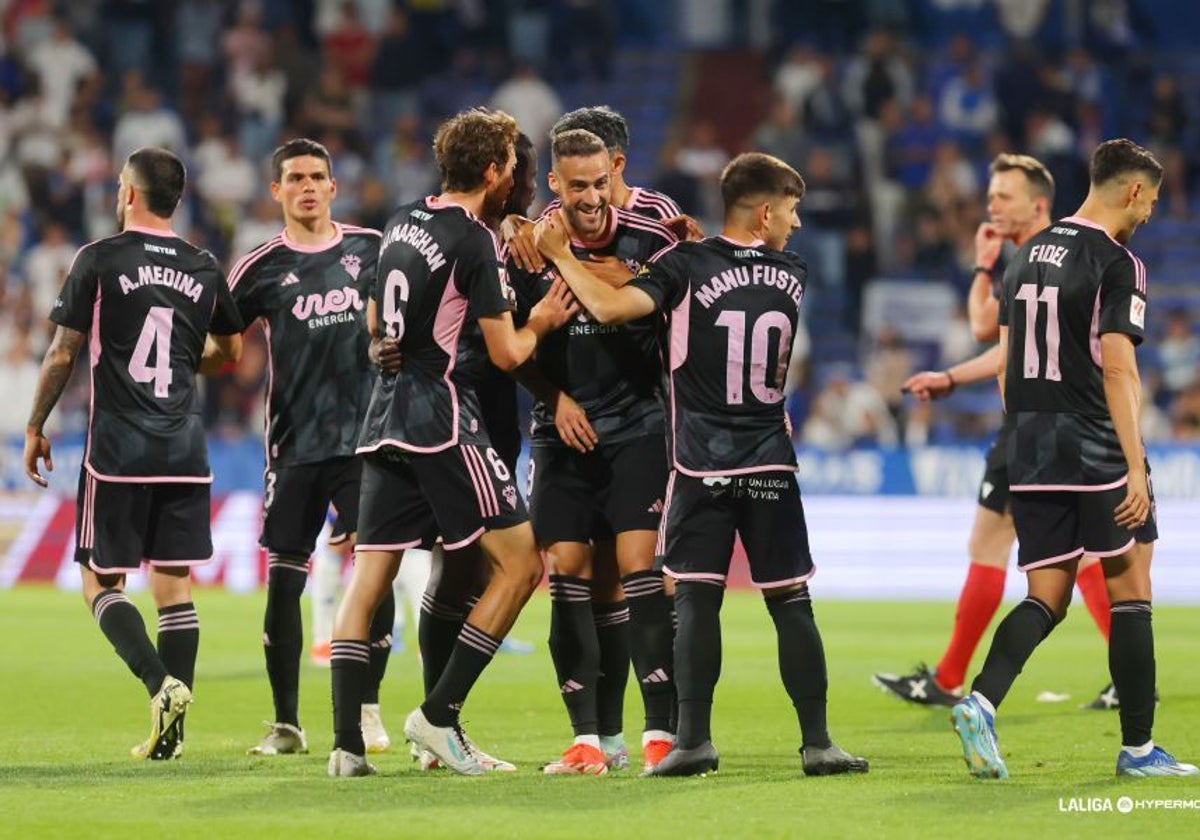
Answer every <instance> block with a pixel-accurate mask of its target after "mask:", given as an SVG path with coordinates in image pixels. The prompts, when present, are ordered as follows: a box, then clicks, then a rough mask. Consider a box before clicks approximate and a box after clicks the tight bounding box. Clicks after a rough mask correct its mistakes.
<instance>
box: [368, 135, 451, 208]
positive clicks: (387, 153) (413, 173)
mask: <svg viewBox="0 0 1200 840" xmlns="http://www.w3.org/2000/svg"><path fill="white" fill-rule="evenodd" d="M371 168H372V170H373V171H374V173H375V175H376V176H377V177H378V178H381V179H383V184H384V186H385V188H386V189H387V191H388V192H389V193H390V194H391V197H392V202H393V203H394V204H397V205H399V204H406V203H408V202H410V201H415V200H417V199H418V198H421V197H423V196H426V195H430V194H431V193H434V192H436V191H437V186H438V170H437V166H436V164H434V162H433V158H432V156H431V155H430V153H429V143H428V140H427V139H426V137H425V136H424V134H423V132H422V131H421V121H420V120H419V119H418V118H417V117H416V116H411V115H409V116H401V117H398V118H397V119H396V120H395V125H394V127H393V130H392V132H391V133H390V134H388V135H387V136H386V137H384V138H383V139H382V140H380V141H379V143H377V144H376V146H375V153H374V156H373V158H372V167H371Z"/></svg>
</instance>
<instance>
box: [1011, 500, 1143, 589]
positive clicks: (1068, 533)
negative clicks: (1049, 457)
mask: <svg viewBox="0 0 1200 840" xmlns="http://www.w3.org/2000/svg"><path fill="white" fill-rule="evenodd" d="M1125 492H1126V491H1125V486H1124V485H1122V486H1120V487H1114V488H1113V489H1111V490H1097V491H1094V492H1089V493H1081V492H1078V491H1070V490H1049V491H1046V490H1036V491H1018V492H1015V493H1013V494H1012V513H1013V524H1014V525H1015V526H1016V529H1017V543H1018V548H1017V565H1018V567H1020V569H1021V570H1022V571H1026V572H1027V571H1029V570H1030V569H1037V568H1040V567H1042V566H1051V565H1054V564H1055V563H1063V562H1065V561H1067V560H1073V559H1075V558H1077V557H1080V556H1082V555H1084V554H1087V555H1089V556H1094V557H1112V556H1113V555H1116V554H1122V553H1124V552H1125V551H1128V550H1129V549H1130V548H1131V547H1132V546H1133V544H1134V542H1140V543H1152V542H1154V541H1155V540H1157V539H1158V523H1157V521H1156V519H1155V510H1154V489H1153V488H1151V489H1150V515H1149V516H1148V517H1147V518H1146V524H1144V525H1142V527H1140V528H1138V529H1136V530H1133V531H1130V530H1128V529H1126V528H1122V527H1121V526H1120V525H1118V524H1117V523H1116V522H1114V521H1113V511H1114V510H1116V507H1117V505H1119V504H1120V503H1121V502H1122V501H1124V499H1125Z"/></svg>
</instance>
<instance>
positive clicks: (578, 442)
mask: <svg viewBox="0 0 1200 840" xmlns="http://www.w3.org/2000/svg"><path fill="white" fill-rule="evenodd" d="M554 427H555V428H556V429H558V436H559V437H560V438H562V441H563V443H565V444H566V445H567V446H569V447H571V448H572V449H574V450H575V451H577V452H591V451H592V450H593V449H595V447H596V444H597V443H599V442H600V438H599V437H597V436H596V431H595V429H593V428H592V424H591V423H590V422H589V421H588V416H587V412H586V411H584V410H583V407H582V406H580V405H579V403H577V402H575V400H573V399H571V397H570V396H568V395H567V394H564V393H561V392H560V393H559V395H558V402H557V403H556V404H555V406H554Z"/></svg>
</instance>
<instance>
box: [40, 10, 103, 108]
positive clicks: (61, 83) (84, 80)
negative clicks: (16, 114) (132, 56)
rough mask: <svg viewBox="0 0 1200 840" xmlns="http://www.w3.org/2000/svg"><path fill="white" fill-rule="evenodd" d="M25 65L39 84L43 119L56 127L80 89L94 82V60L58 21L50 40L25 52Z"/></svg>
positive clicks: (64, 22)
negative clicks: (42, 104)
mask: <svg viewBox="0 0 1200 840" xmlns="http://www.w3.org/2000/svg"><path fill="white" fill-rule="evenodd" d="M25 64H26V66H27V67H28V68H29V70H30V71H31V72H33V74H34V75H36V76H37V79H38V82H39V83H40V85H41V89H42V95H43V96H44V97H45V107H46V118H47V119H48V120H50V121H51V122H52V123H53V124H54V125H55V126H57V127H59V128H61V127H62V126H64V125H66V122H67V117H68V115H69V114H70V113H71V105H72V103H74V101H75V96H76V92H77V91H78V90H79V89H80V87H81V86H83V85H85V84H86V85H89V86H91V85H95V84H96V83H97V82H98V76H97V75H96V70H97V68H96V59H95V58H94V57H93V56H92V54H91V53H90V52H88V50H87V48H86V47H85V46H83V44H81V43H79V41H77V40H75V38H74V37H73V36H72V34H71V30H70V29H69V28H68V27H67V22H66V20H64V19H62V18H55V19H54V26H53V29H52V30H51V34H50V37H48V38H46V39H45V40H43V41H41V42H40V43H38V45H37V46H35V47H34V48H33V49H32V50H31V51H30V52H29V54H28V55H27V56H26V58H25Z"/></svg>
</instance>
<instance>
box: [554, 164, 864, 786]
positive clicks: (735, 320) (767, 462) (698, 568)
mask: <svg viewBox="0 0 1200 840" xmlns="http://www.w3.org/2000/svg"><path fill="white" fill-rule="evenodd" d="M721 191H722V195H723V197H724V200H725V208H726V209H725V226H724V231H723V233H722V235H721V236H716V237H711V238H708V239H704V240H702V241H700V242H680V243H679V244H677V245H675V246H674V247H671V248H668V249H666V250H664V251H663V252H662V253H660V254H659V255H657V256H656V257H655V258H654V259H653V260H652V261H651V262H650V264H649V265H648V266H647V267H646V268H644V269H643V270H642V271H641V272H640V273H639V274H638V276H637V277H635V278H634V279H633V280H632V281H631V282H630V283H629V284H627V285H625V286H622V287H619V288H613V287H612V286H610V285H608V284H606V283H604V282H600V281H597V280H595V279H593V278H592V276H591V275H590V274H588V273H587V272H582V271H579V270H577V269H576V268H573V267H571V266H570V265H567V264H562V263H560V269H561V270H562V272H563V277H564V278H565V279H566V281H567V284H568V285H570V287H571V289H572V291H573V292H575V294H576V296H577V297H578V299H579V301H580V303H581V304H582V305H583V306H584V308H585V309H587V310H588V311H589V312H590V313H591V314H592V316H593V317H594V318H595V319H596V320H597V321H598V322H600V323H602V324H610V323H622V322H627V321H631V320H634V319H637V318H643V317H646V316H647V315H650V314H651V313H653V312H655V311H656V310H657V311H662V312H664V313H667V315H668V317H669V320H670V429H669V447H670V453H671V460H672V471H671V477H670V480H669V483H668V485H667V497H666V510H665V512H664V514H663V521H662V526H661V528H660V530H659V545H658V553H659V554H660V555H661V556H662V557H663V562H664V566H663V568H664V571H665V572H666V573H667V574H668V575H670V576H671V577H673V578H675V581H676V596H675V598H676V604H677V608H678V611H679V631H678V635H677V637H676V642H675V679H676V684H677V690H678V693H679V732H678V740H677V742H676V745H675V748H674V749H672V750H671V752H670V753H669V754H668V755H667V756H666V758H664V759H663V760H662V761H661V762H660V763H659V764H658V766H656V767H655V768H653V769H652V770H650V771H649V775H653V776H678V775H695V774H698V773H705V772H708V771H711V770H715V769H717V752H716V749H715V748H714V747H713V745H712V741H711V736H710V734H709V720H710V717H711V711H712V696H713V689H714V687H715V686H716V682H717V676H718V674H719V673H720V667H721V653H720V651H721V630H720V608H721V602H722V599H723V596H724V591H725V579H726V575H727V574H728V570H729V561H730V555H731V553H732V550H733V541H734V537H735V534H737V535H740V537H741V539H742V542H743V543H744V545H745V546H746V551H747V555H748V557H749V561H750V571H751V577H752V579H753V581H754V584H755V586H757V587H759V588H760V589H762V590H763V594H764V596H765V598H766V602H767V607H768V609H769V611H770V613H771V617H772V619H773V620H774V622H775V626H776V629H777V631H778V639H779V662H780V672H781V675H782V677H783V682H784V686H785V687H786V688H787V690H788V694H789V695H790V696H791V698H792V701H793V703H794V704H795V707H796V712H797V715H798V717H799V720H800V727H801V730H802V732H803V739H804V743H803V747H802V749H801V751H802V755H803V766H804V771H805V772H806V773H809V774H829V773H844V772H864V771H866V770H867V762H866V761H865V760H864V759H861V758H855V757H853V756H851V755H849V754H847V753H846V752H845V751H843V750H842V749H840V748H839V747H838V746H836V745H835V744H834V743H833V742H832V741H831V740H830V738H829V733H828V731H827V729H826V725H825V697H826V686H827V682H828V680H827V676H826V671H825V654H824V649H823V646H822V644H821V637H820V634H819V633H818V632H817V626H816V622H815V620H814V618H813V613H812V604H811V601H810V600H809V594H808V587H807V580H808V579H809V578H810V577H811V576H812V574H813V564H812V558H811V556H810V554H809V547H808V533H807V529H806V526H805V522H804V509H803V506H802V505H801V501H800V495H799V488H798V486H797V483H796V476H795V469H796V454H795V450H794V449H793V448H792V444H791V440H790V437H789V435H788V432H787V428H786V425H785V419H784V397H783V390H782V389H783V380H784V376H785V373H786V371H787V366H788V357H789V355H790V353H791V346H792V335H793V332H794V331H795V329H796V325H797V321H798V318H799V306H800V300H801V298H802V296H803V292H804V283H805V279H806V276H807V269H806V267H805V265H804V263H803V262H802V261H801V260H800V259H799V258H798V257H796V256H795V255H794V254H791V253H789V252H786V251H783V250H782V248H783V246H784V244H785V243H786V242H787V240H788V237H789V236H790V235H791V234H792V233H793V232H794V231H795V230H796V229H798V228H799V226H800V222H799V219H798V217H797V215H796V206H797V204H798V203H799V201H800V198H801V197H802V195H803V193H804V182H803V181H802V180H801V178H800V176H799V174H797V173H796V171H795V170H793V169H792V168H791V167H789V166H788V165H787V164H785V163H783V162H782V161H780V160H778V159H776V158H773V157H770V156H769V155H764V154H758V153H750V154H744V155H740V156H739V157H737V158H736V159H734V160H733V161H732V162H731V163H730V164H729V165H728V166H727V167H726V169H725V171H724V173H723V174H722V177H721ZM538 241H539V245H540V247H542V248H543V251H544V252H545V253H548V254H550V255H551V256H552V257H557V256H560V255H561V254H562V253H563V251H564V249H566V248H568V247H569V245H568V240H567V238H566V235H565V232H564V230H563V228H562V226H561V224H559V223H558V221H557V220H556V219H553V218H548V219H545V220H543V221H542V222H540V223H539V231H538Z"/></svg>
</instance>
